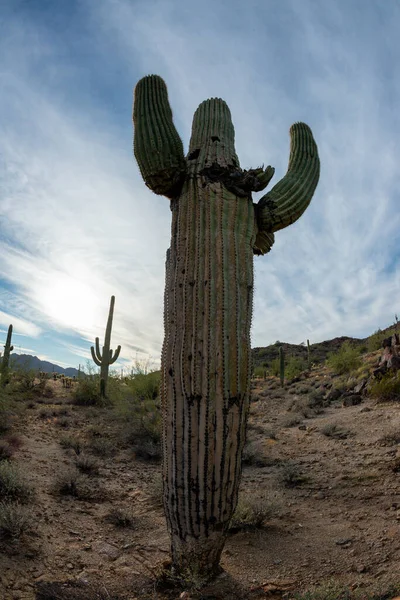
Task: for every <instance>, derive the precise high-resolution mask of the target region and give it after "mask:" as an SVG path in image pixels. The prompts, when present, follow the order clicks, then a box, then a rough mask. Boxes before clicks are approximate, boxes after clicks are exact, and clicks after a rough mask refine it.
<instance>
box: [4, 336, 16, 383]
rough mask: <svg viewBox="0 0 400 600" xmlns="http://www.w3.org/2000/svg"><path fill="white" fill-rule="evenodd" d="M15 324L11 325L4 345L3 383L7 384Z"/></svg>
mask: <svg viewBox="0 0 400 600" xmlns="http://www.w3.org/2000/svg"><path fill="white" fill-rule="evenodd" d="M12 331H13V326H12V325H10V326H9V328H8V333H7V340H6V343H5V345H4V354H3V359H2V361H1V385H2V386H5V385H7V383H8V382H9V363H10V354H11V352H12V351H13V350H14V346H12V345H11V336H12Z"/></svg>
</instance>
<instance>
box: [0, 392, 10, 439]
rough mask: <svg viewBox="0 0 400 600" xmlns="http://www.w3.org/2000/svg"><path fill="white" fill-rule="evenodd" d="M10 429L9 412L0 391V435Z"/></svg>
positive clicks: (7, 403) (5, 397)
mask: <svg viewBox="0 0 400 600" xmlns="http://www.w3.org/2000/svg"><path fill="white" fill-rule="evenodd" d="M10 427H11V412H10V406H9V401H8V398H7V396H6V394H4V393H2V392H1V391H0V433H4V432H5V431H8V430H9V429H10Z"/></svg>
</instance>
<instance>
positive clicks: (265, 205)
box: [133, 75, 319, 584]
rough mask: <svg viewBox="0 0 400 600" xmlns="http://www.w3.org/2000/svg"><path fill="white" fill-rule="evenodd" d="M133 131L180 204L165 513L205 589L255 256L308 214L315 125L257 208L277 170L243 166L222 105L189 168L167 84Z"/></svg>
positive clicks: (168, 357)
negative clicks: (257, 197)
mask: <svg viewBox="0 0 400 600" xmlns="http://www.w3.org/2000/svg"><path fill="white" fill-rule="evenodd" d="M133 122H134V129H135V141H134V153H135V157H136V160H137V162H138V165H139V168H140V171H141V173H142V175H143V178H144V180H145V183H146V185H147V186H148V187H149V188H150V189H152V190H153V192H155V193H156V194H164V195H166V196H167V197H169V198H170V199H171V210H172V229H171V246H170V248H169V249H168V251H167V258H166V284H165V293H164V334H165V335H164V343H163V350H162V359H161V400H162V411H163V484H164V509H165V514H166V517H167V525H168V529H169V532H170V536H171V552H172V570H173V573H174V574H178V575H179V574H184V575H185V577H189V578H191V579H192V580H193V581H194V582H196V583H197V584H198V583H199V582H205V581H207V580H209V579H211V578H212V577H213V576H214V575H215V574H216V573H217V572H218V565H219V560H220V557H221V552H222V549H223V546H224V543H225V539H226V535H227V531H228V527H229V522H230V520H231V517H232V515H233V512H234V510H235V508H236V504H237V497H238V489H239V482H240V475H241V455H242V450H243V445H244V441H245V429H246V421H247V414H248V408H249V398H250V375H251V347H250V325H251V318H252V304H253V254H264V253H265V252H268V251H269V250H270V249H271V246H272V244H273V241H274V231H276V230H277V229H280V228H281V227H284V226H286V225H289V224H290V223H292V222H294V221H295V220H296V218H298V217H299V216H300V215H301V214H302V212H304V210H305V208H306V207H307V206H308V204H309V202H310V200H311V197H312V195H313V193H314V190H315V187H316V184H317V181H318V176H317V174H318V172H319V162H318V153H317V146H316V144H315V142H314V140H313V137H312V133H311V130H310V129H309V127H307V126H306V125H303V124H298V125H296V126H294V127H292V129H291V138H292V149H291V157H290V161H289V169H288V173H287V175H286V176H285V177H284V178H283V180H282V182H280V183H278V184H277V185H276V186H275V187H274V188H273V189H272V190H271V192H270V196H268V195H267V196H268V198H267V197H266V196H264V197H263V199H262V200H261V201H260V202H261V204H260V203H259V204H258V205H255V204H253V201H252V196H251V192H252V191H259V190H262V189H264V188H265V187H266V185H267V184H268V182H269V181H270V179H271V177H272V176H273V173H274V169H273V168H272V167H269V166H268V167H267V168H266V169H262V168H258V169H251V170H249V171H245V170H242V169H241V168H240V165H239V159H238V157H237V155H236V152H235V145H234V128H233V124H232V120H231V115H230V111H229V108H228V106H227V105H226V104H225V102H224V101H223V100H220V99H217V98H213V99H211V100H207V101H205V102H203V103H202V104H200V106H199V108H198V109H197V111H196V113H195V115H194V118H193V126H192V136H191V140H190V146H189V153H188V156H187V157H186V160H185V159H184V157H183V151H182V144H181V142H180V140H179V135H178V133H177V131H176V129H175V127H174V124H173V122H172V112H171V109H170V107H169V103H168V96H167V88H166V86H165V83H164V82H163V80H162V79H161V78H160V77H158V76H156V75H150V76H148V77H145V78H143V79H141V80H140V81H139V83H138V84H137V86H136V88H135V94H134V108H133ZM178 140H179V141H178ZM310 172H311V174H310ZM296 181H297V185H296ZM283 223H285V225H284V224H283Z"/></svg>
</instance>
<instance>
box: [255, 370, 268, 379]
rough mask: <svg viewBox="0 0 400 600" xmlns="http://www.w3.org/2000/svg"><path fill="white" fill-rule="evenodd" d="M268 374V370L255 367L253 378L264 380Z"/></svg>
mask: <svg viewBox="0 0 400 600" xmlns="http://www.w3.org/2000/svg"><path fill="white" fill-rule="evenodd" d="M266 372H267V369H266V368H265V367H254V370H253V377H257V378H260V379H263V378H264V376H265V374H266Z"/></svg>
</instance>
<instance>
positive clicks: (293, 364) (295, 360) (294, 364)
mask: <svg viewBox="0 0 400 600" xmlns="http://www.w3.org/2000/svg"><path fill="white" fill-rule="evenodd" d="M306 370H307V361H305V360H302V359H301V358H299V357H296V356H291V357H290V358H289V359H288V360H287V363H286V364H285V378H286V379H288V380H290V379H293V378H294V377H297V376H298V375H300V373H303V371H306Z"/></svg>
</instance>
